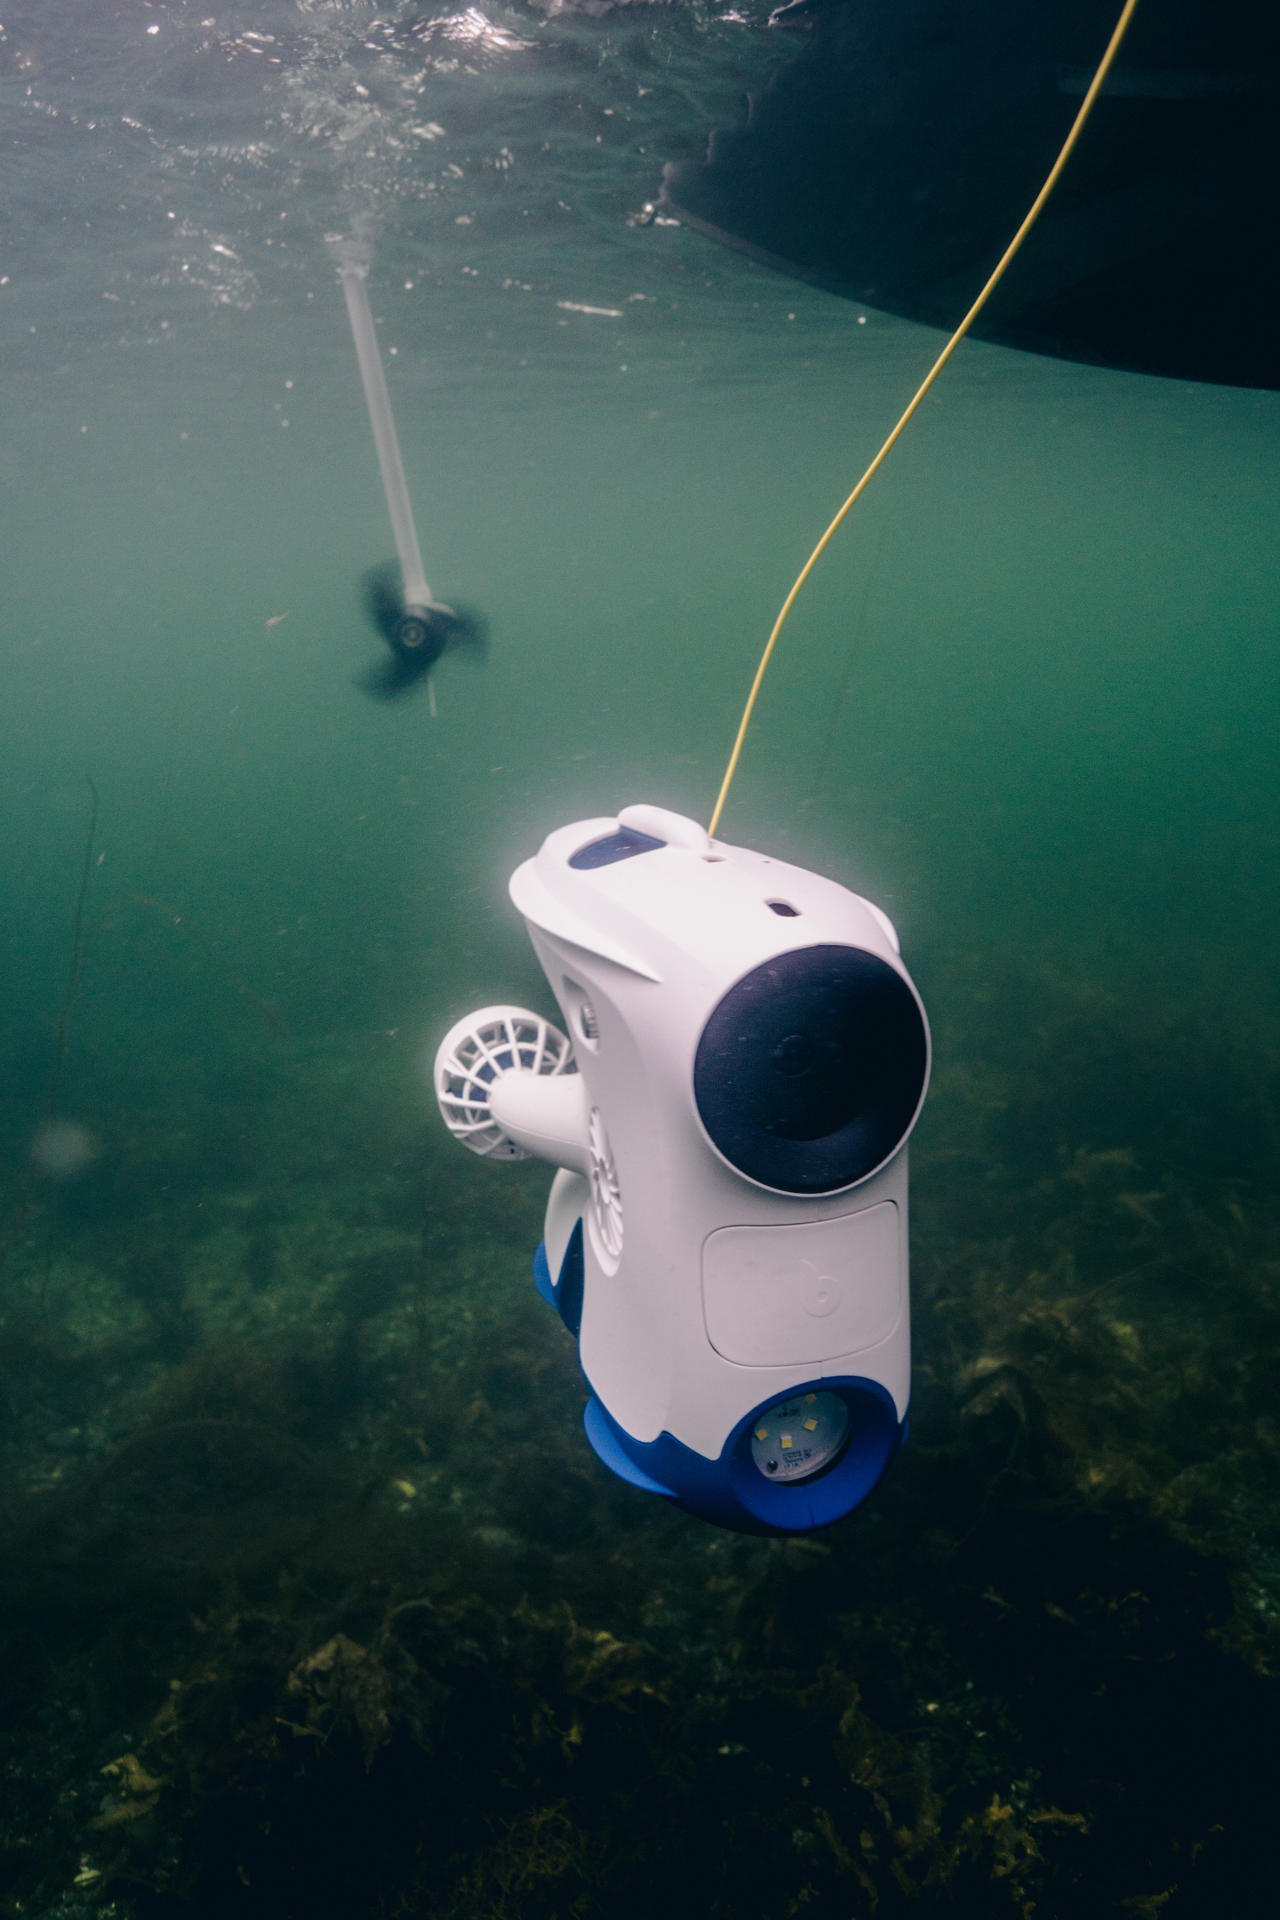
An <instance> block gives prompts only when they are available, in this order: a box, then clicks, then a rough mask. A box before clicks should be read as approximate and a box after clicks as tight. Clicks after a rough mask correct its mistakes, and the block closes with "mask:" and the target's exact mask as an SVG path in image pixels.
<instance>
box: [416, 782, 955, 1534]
mask: <svg viewBox="0 0 1280 1920" xmlns="http://www.w3.org/2000/svg"><path fill="white" fill-rule="evenodd" d="M511 897H512V899H513V901H514V902H515V904H516V906H517V908H518V909H519V911H520V912H521V913H522V914H523V916H524V918H525V921H526V923H527V925H528V928H529V934H530V938H531V939H532V942H533V945H534V948H535V951H536V952H537V955H538V958H539V960H540V962H541V964H542V967H543V969H544V971H545V973H546V976H547V979H548V981H549V983H550V985H551V990H552V992H553V993H554V994H555V997H556V999H557V1001H558V1002H559V1005H560V1008H561V1010H562V1013H563V1016H564V1021H565V1026H566V1028H567V1036H568V1037H567V1038H566V1035H565V1034H562V1033H560V1032H559V1031H558V1030H557V1029H556V1028H554V1027H552V1026H551V1025H550V1024H549V1023H548V1022H546V1021H544V1020H542V1019H541V1018H540V1017H539V1016H538V1015H536V1014H531V1013H527V1012H525V1011H523V1010H522V1009H518V1008H509V1007H491V1008H486V1009H485V1010H484V1011H483V1012H481V1013H478V1014H474V1015H472V1016H470V1017H469V1018H468V1019H466V1020H463V1021H460V1022H459V1023H458V1025H457V1026H456V1027H455V1028H454V1029H453V1030H452V1031H451V1032H450V1033H449V1034H448V1035H447V1036H446V1038H445V1040H444V1041H443V1043H442V1044H441V1047H440V1049H439V1052H438V1054H437V1056H436V1067H435V1084H436V1092H437V1097H438V1099H439V1101H440V1106H441V1111H442V1113H443V1114H444V1117H445V1119H446V1122H447V1123H448V1124H449V1126H450V1127H451V1129H452V1130H453V1131H454V1132H455V1133H456V1134H458V1135H459V1137H461V1138H462V1139H463V1140H464V1141H465V1143H466V1144H467V1145H468V1146H470V1147H472V1148H473V1150H475V1151H477V1152H479V1153H483V1154H486V1155H489V1156H491V1157H499V1158H507V1159H514V1158H523V1157H525V1156H527V1155H530V1154H532V1155H536V1156H537V1157H538V1158H540V1159H543V1160H546V1161H549V1162H550V1163H551V1164H552V1165H554V1166H556V1167H557V1168H559V1171H558V1173H557V1174H556V1177H555V1179H554V1181H553V1182H552V1187H551V1194H550V1198H549V1200H548V1204H547V1212H546V1223H545V1238H544V1241H543V1245H542V1246H541V1247H540V1248H539V1249H538V1255H537V1258H536V1259H535V1264H534V1272H535V1278H536V1280H537V1282H538V1286H539V1290H540V1291H541V1292H542V1293H543V1294H544V1296H545V1297H546V1298H547V1299H548V1300H549V1301H551V1302H552V1303H553V1304H554V1305H555V1306H556V1307H557V1308H558V1310H559V1312H560V1314H561V1317H562V1318H563V1319H564V1321H565V1323H566V1325H567V1326H568V1327H569V1329H570V1331H571V1332H573V1333H575V1334H576V1335H577V1337H578V1341H579V1354H580V1358H581V1362H582V1368H583V1371H584V1373H585V1375H586V1377H587V1381H588V1383H589V1385H590V1388H591V1393H592V1398H591V1400H590V1402H589V1404H588V1407H587V1412H586V1428H587V1434H588V1437H589V1439H590V1441H591V1443H592V1445H593V1446H594V1448H595V1450H596V1452H597V1453H598V1454H599V1455H600V1456H601V1458H602V1459H603V1460H604V1461H605V1463H606V1464H607V1465H608V1466H610V1467H611V1468H612V1469H613V1470H614V1471H615V1472H616V1473H618V1474H620V1475H621V1476H622V1477H623V1478H624V1479H626V1480H629V1481H630V1482H632V1483H633V1484H634V1485H636V1486H640V1487H643V1488H645V1489H647V1490H648V1491H651V1492H654V1493H659V1494H663V1495H665V1496H667V1497H668V1498H671V1499H674V1500H676V1501H678V1502H679V1503H680V1504H681V1505H683V1506H685V1507H687V1508H689V1509H690V1510H691V1511H693V1512H695V1513H699V1514H702V1515H704V1516H705V1517H706V1518H708V1519H712V1520H716V1521H719V1522H720V1523H722V1524H724V1525H727V1526H732V1527H736V1528H739V1529H741V1530H744V1531H749V1532H764V1533H775V1532H780V1533H792V1532H800V1531H805V1530H807V1529H809V1528H811V1527H815V1526H822V1525H825V1524H827V1523H828V1522H830V1521H832V1520H836V1519H839V1518H840V1517H841V1516H842V1515H843V1514H845V1513H848V1512H849V1511H850V1510H851V1508H853V1507H855V1506H856V1505H858V1503H859V1502H860V1501H861V1500H863V1499H864V1498H865V1497H866V1495H867V1494H868V1493H869V1492H870V1491H871V1489H872V1488H873V1487H874V1486H875V1484H876V1482H877V1481H878V1480H879V1478H880V1476H881V1474H882V1472H883V1471H884V1468H885V1466H886V1465H887V1463H888V1461H889V1460H890V1459H891V1458H892V1456H893V1454H894V1453H895V1452H896V1451H897V1448H898V1446H899V1445H900V1443H901V1440H902V1437H903V1434H904V1432H905V1422H906V1412H907V1400H908V1394H909V1383H910V1328H909V1315H908V1285H907V1274H908V1265H907V1154H906V1140H907V1136H908V1135H909V1133H910V1132H911V1129H912V1127H913V1126H914V1124H915V1120H916V1117H917V1115H918V1114H919V1111H920V1107H921V1105H922V1104H923V1100H924V1094H925V1087H926V1085H927V1081H928V1073H929V1032H928V1025H927V1022H926V1020H925V1015H924V1009H923V1006H922V1005H921V1002H920V998H919V995H918V994H917V992H916V990H915V987H914V986H913V985H912V982H911V980H910V978H909V976H908V974H907V972H906V969H905V968H904V967H903V964H902V961H901V959H900V958H899V953H898V941H897V936H896V935H895V933H894V930H893V927H892V925H891V924H890V922H889V921H888V919H887V918H886V917H885V915H884V914H883V913H882V912H881V911H880V909H879V908H878V907H875V906H873V905H872V904H871V903H870V902H869V901H867V900H863V899H861V898H860V897H859V896H858V895H857V894H854V893H850V892H849V891H848V890H847V889H846V888H844V887H841V886H838V885H837V884H836V883H835V882H833V881H830V880H826V879H823V878H821V877H820V876H819V875H817V874H814V873H810V872H807V871H806V870H805V869H803V868H801V867H794V866H790V865H787V864H786V863H785V862H782V861H779V860H773V859H770V858H768V857H766V856H765V855H763V854H758V853H752V852H749V851H747V850H746V849H744V848H740V847H730V846H725V845H722V844H721V843H720V842H719V841H713V840H711V839H710V838H709V837H708V835H707V834H706V832H705V831H704V830H703V829H702V828H701V827H699V826H698V825H696V824H695V823H694V822H693V821H691V820H687V819H684V818H683V817H681V816H680V815H678V814H674V813H669V812H666V811H665V810H663V809H661V808H658V807H649V806H634V807H627V808H624V809H623V810H622V812H621V813H619V814H618V816H617V818H616V819H600V820H586V821H579V822H578V823H576V824H575V825H572V826H567V827H562V828H560V829H559V830H558V831H557V832H555V833H552V834H551V835H550V836H549V838H548V839H547V840H546V841H545V842H544V844H543V846H542V848H541V849H540V851H539V852H538V853H537V854H536V855H535V857H534V858H533V859H532V860H528V861H526V862H525V863H524V865H523V866H521V867H520V868H519V869H518V870H517V872H516V873H515V874H514V876H513V877H512V880H511Z"/></svg>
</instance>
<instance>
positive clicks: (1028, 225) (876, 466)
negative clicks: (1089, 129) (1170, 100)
mask: <svg viewBox="0 0 1280 1920" xmlns="http://www.w3.org/2000/svg"><path fill="white" fill-rule="evenodd" d="M1137 5H1138V0H1124V6H1123V7H1122V8H1121V10H1120V18H1119V19H1118V20H1117V21H1116V24H1115V29H1114V31H1113V33H1112V35H1111V38H1110V40H1109V41H1108V42H1107V50H1106V52H1105V53H1104V54H1103V56H1102V59H1101V61H1100V62H1099V64H1098V71H1097V72H1096V73H1095V74H1094V76H1093V79H1092V80H1091V81H1090V83H1089V88H1088V91H1087V92H1086V94H1085V96H1084V99H1083V100H1082V101H1081V102H1080V111H1079V112H1078V113H1077V115H1076V117H1075V119H1074V120H1073V121H1072V123H1071V131H1070V133H1068V135H1067V137H1066V139H1065V140H1064V141H1063V143H1062V151H1061V153H1060V154H1059V155H1058V157H1057V159H1056V160H1055V161H1054V163H1053V165H1052V167H1051V168H1050V169H1049V174H1048V178H1047V179H1046V180H1045V183H1044V185H1043V186H1042V187H1041V189H1040V191H1039V193H1038V194H1037V195H1036V197H1035V199H1034V200H1033V201H1032V203H1031V206H1030V208H1029V209H1028V211H1027V214H1026V216H1025V218H1024V220H1023V222H1022V225H1021V226H1020V227H1019V228H1018V231H1017V232H1016V233H1015V234H1014V236H1013V238H1012V240H1011V241H1010V242H1009V244H1008V246H1007V247H1006V248H1005V250H1004V252H1003V253H1002V254H1001V256H1000V259H999V261H998V262H997V264H996V266H995V268H994V270H993V271H992V274H991V277H990V279H989V280H988V281H987V284H986V285H985V287H983V289H982V291H981V293H980V294H979V295H978V297H977V299H976V300H975V301H974V303H973V305H972V306H971V307H970V309H969V311H968V313H966V315H965V316H964V319H963V320H962V321H961V322H960V325H959V326H958V327H957V328H956V330H955V332H954V333H953V334H952V336H951V338H950V339H949V340H948V342H947V344H946V346H945V347H944V348H943V349H942V352H941V353H940V354H939V355H938V357H937V359H936V360H935V361H934V363H933V365H932V366H931V367H930V369H929V371H928V373H927V374H926V375H925V377H924V379H923V380H922V381H921V383H920V385H919V386H918V387H917V389H916V391H915V393H914V394H913V395H912V397H911V400H910V401H909V402H908V405H907V408H906V411H905V412H904V413H903V415H902V418H901V419H900V420H899V421H898V424H897V426H896V427H894V429H893V431H892V433H891V434H890V435H889V438H888V439H887V440H886V441H885V443H884V445H883V446H882V447H881V449H880V451H879V453H878V454H877V455H876V457H875V459H874V460H873V461H872V462H871V465H870V466H869V467H868V468H867V470H866V472H865V473H864V474H863V476H862V478H861V480H859V482H858V484H857V486H856V487H855V488H854V490H853V492H852V493H851V494H850V495H849V498H848V499H847V500H846V501H845V503H844V505H843V506H842V507H841V509H840V511H839V513H838V514H837V515H836V517H835V519H834V520H833V521H832V522H831V525H830V526H829V527H828V528H827V530H826V532H825V533H824V534H823V536H822V538H821V540H819V542H818V544H817V546H816V547H815V548H814V550H813V552H812V553H811V554H810V555H809V558H808V559H807V560H806V561H805V563H804V566H803V567H802V569H801V571H800V574H799V577H798V578H797V580H796V583H795V585H794V586H793V587H792V589H791V591H790V593H789V594H788V595H787V597H786V599H785V600H784V601H783V603H782V610H781V612H780V613H779V615H778V617H777V619H776V620H775V621H774V623H773V632H772V633H771V634H770V635H769V639H768V642H767V644H766V646H765V650H764V652H763V653H762V654H761V656H760V665H759V666H758V667H757V668H756V677H755V679H754V680H753V681H752V682H751V691H750V693H749V694H748V695H747V704H746V706H745V707H744V708H743V711H742V719H741V720H740V722H739V723H738V733H737V738H736V739H735V740H734V743H733V752H732V753H731V754H730V755H729V764H728V766H727V767H726V768H725V775H724V779H723V780H722V781H721V783H720V792H719V795H718V796H717V799H716V806H715V812H714V813H713V814H712V816H711V822H710V825H709V826H708V828H707V832H708V833H709V834H714V833H715V830H716V828H717V827H718V826H719V824H720V815H721V814H722V813H723V811H724V803H725V800H726V799H727V798H728V794H729V788H730V785H731V784H732V781H733V776H734V774H735V773H736V772H737V770H738V761H739V759H740V758H741V755H742V743H743V741H744V740H745V739H746V737H747V728H748V727H749V726H750V725H751V715H752V714H753V712H754V711H755V704H756V700H757V698H758V697H759V693H760V687H761V683H762V682H763V680H764V676H765V671H766V669H767V668H768V665H769V661H770V659H771V658H772V655H773V649H774V647H775V646H776V645H777V641H778V635H779V634H780V633H781V632H782V629H783V626H784V625H785V623H786V618H787V615H788V614H789V613H790V611H791V609H792V607H793V606H794V605H795V603H796V599H797V597H798V595H799V592H800V589H801V587H802V586H803V585H804V583H805V581H806V580H807V579H808V578H809V575H810V574H811V573H812V572H813V570H814V568H815V567H816V566H817V564H818V562H819V560H820V559H821V558H822V556H823V554H824V553H825V552H826V550H827V547H828V545H829V543H830V541H831V540H832V538H833V536H834V535H835V532H836V529H837V528H838V527H840V526H841V525H842V524H843V522H844V519H845V516H846V515H847V514H848V512H849V510H850V508H851V507H852V506H853V504H854V502H855V501H857V500H859V499H861V497H862V495H863V494H864V493H865V492H866V489H867V488H868V487H869V486H870V484H871V482H872V480H873V479H874V478H875V476H876V474H877V473H879V471H880V469H881V467H882V466H883V465H884V463H885V461H886V460H887V459H888V457H889V454H890V453H891V451H892V450H893V448H894V447H895V446H896V445H897V443H898V440H899V439H900V438H901V436H902V434H903V433H904V432H905V430H906V427H907V423H908V422H909V421H910V420H911V418H912V417H913V415H914V414H915V412H916V409H917V408H918V407H919V405H920V403H921V401H922V400H923V399H924V397H925V395H926V394H927V393H928V391H929V389H930V387H931V386H932V385H933V383H934V381H935V380H936V379H937V377H938V375H939V374H940V373H941V372H942V369H943V368H944V367H945V366H946V364H947V362H948V360H949V359H950V358H951V356H952V354H953V353H954V352H955V350H956V348H957V347H958V346H959V345H960V342H961V341H962V340H963V339H964V337H965V335H966V333H968V331H969V329H970V327H971V326H972V325H973V323H974V321H975V320H976V319H977V317H978V315H979V314H980V313H981V312H982V309H983V308H984V307H985V306H986V304H987V301H988V300H989V299H990V298H991V295H992V294H993V293H994V292H995V290H996V288H997V287H998V286H999V284H1000V281H1001V280H1002V278H1003V277H1004V272H1005V269H1006V267H1007V266H1008V265H1009V262H1010V261H1011V260H1012V259H1013V256H1014V255H1015V254H1016V253H1017V251H1018V248H1019V247H1020V246H1021V245H1022V243H1023V241H1024V240H1025V239H1026V237H1027V235H1028V234H1029V233H1030V231H1031V229H1032V227H1033V226H1034V225H1035V223H1036V221H1037V220H1038V219H1039V217H1040V213H1041V210H1042V208H1043V206H1044V203H1045V201H1046V200H1047V199H1048V198H1049V195H1050V194H1051V193H1052V192H1053V189H1054V188H1055V187H1056V186H1057V184H1058V181H1059V179H1060V178H1061V176H1062V170H1063V168H1064V167H1065V166H1066V164H1067V161H1068V160H1069V159H1070V158H1071V155H1072V153H1073V152H1074V151H1075V146H1076V142H1077V141H1078V140H1079V138H1080V135H1081V134H1082V133H1083V131H1084V125H1085V122H1086V120H1087V119H1088V118H1089V115H1090V113H1091V112H1092V111H1093V103H1094V101H1095V100H1096V99H1097V97H1098V95H1099V94H1100V93H1101V91H1102V88H1103V85H1104V83H1105V81H1106V78H1107V75H1108V74H1109V73H1110V71H1111V68H1112V65H1113V63H1114V61H1115V57H1116V55H1117V53H1119V51H1120V43H1121V41H1122V40H1123V39H1124V36H1125V34H1126V33H1127V32H1128V29H1129V22H1130V21H1131V20H1132V18H1133V15H1134V11H1135V9H1136V8H1137Z"/></svg>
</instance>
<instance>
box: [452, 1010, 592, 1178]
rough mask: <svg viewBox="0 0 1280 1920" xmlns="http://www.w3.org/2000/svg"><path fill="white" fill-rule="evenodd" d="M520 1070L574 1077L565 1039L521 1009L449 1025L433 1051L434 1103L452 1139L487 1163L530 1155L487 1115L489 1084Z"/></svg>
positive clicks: (468, 1017)
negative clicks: (434, 1053)
mask: <svg viewBox="0 0 1280 1920" xmlns="http://www.w3.org/2000/svg"><path fill="white" fill-rule="evenodd" d="M520 1069H523V1070H524V1071H525V1072H526V1073H536V1074H540V1075H545V1076H548V1077H549V1076H551V1075H553V1074H569V1073H576V1072H577V1070H578V1069H577V1067H576V1065H575V1063H574V1058H573V1048H572V1047H571V1046H570V1044H569V1040H568V1037H567V1036H566V1035H565V1034H563V1033H561V1031H560V1029H559V1027H555V1026H553V1025H552V1024H551V1022H550V1021H549V1020H544V1019H543V1018H542V1016H541V1014H537V1013H530V1012H528V1011H527V1009H526V1008H524V1007H484V1008H482V1009H481V1011H480V1012H479V1013H469V1014H467V1015H466V1016H465V1018H463V1019H461V1020H459V1021H458V1022H457V1024H456V1025H455V1026H452V1027H450V1029H449V1031H448V1033H446V1035H445V1037H444V1039H443V1040H442V1041H441V1042H440V1045H439V1047H438V1048H437V1050H436V1059H435V1069H434V1073H433V1079H434V1081H435V1091H436V1100H437V1102H438V1103H439V1107H440V1113H441V1116H442V1118H443V1120H444V1123H445V1125H446V1126H447V1127H448V1129H449V1131H450V1133H451V1134H452V1135H453V1137H454V1139H455V1140H461V1142H462V1144H463V1146H464V1147H469V1148H470V1149H471V1151H472V1153H478V1154H481V1155H483V1156H484V1158H485V1159H488V1160H530V1159H532V1158H533V1155H532V1154H530V1153H529V1152H528V1150H527V1149H526V1148H524V1147H521V1146H517V1145H516V1142H515V1141H514V1140H512V1139H509V1138H508V1136H507V1135H506V1134H505V1133H504V1132H503V1131H502V1128H501V1127H500V1126H499V1125H498V1123H497V1121H496V1120H495V1119H494V1118H493V1116H492V1114H491V1113H490V1111H489V1096H490V1092H491V1090H492V1088H493V1085H494V1082H495V1081H497V1080H500V1079H501V1078H502V1076H503V1074H506V1073H514V1072H516V1071H518V1070H520Z"/></svg>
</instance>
